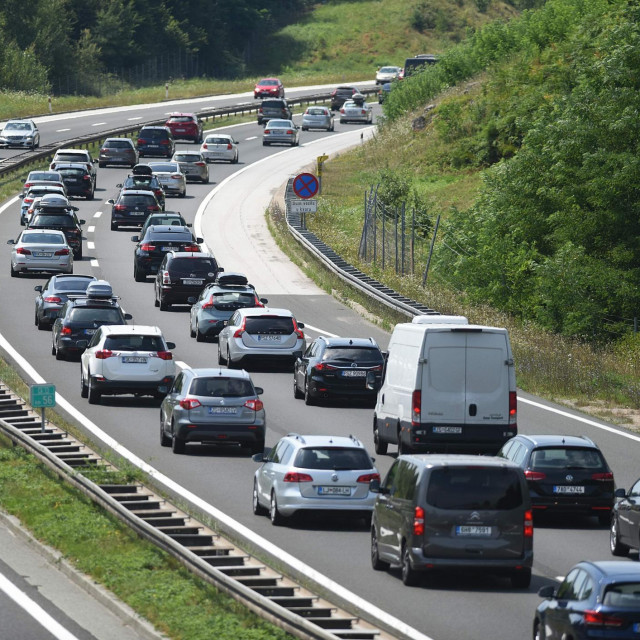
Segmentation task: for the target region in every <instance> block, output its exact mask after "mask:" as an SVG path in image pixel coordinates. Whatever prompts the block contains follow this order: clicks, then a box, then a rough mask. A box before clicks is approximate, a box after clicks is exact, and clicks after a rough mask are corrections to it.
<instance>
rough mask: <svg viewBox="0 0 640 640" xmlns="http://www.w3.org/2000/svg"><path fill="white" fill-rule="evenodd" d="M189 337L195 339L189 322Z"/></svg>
mask: <svg viewBox="0 0 640 640" xmlns="http://www.w3.org/2000/svg"><path fill="white" fill-rule="evenodd" d="M189 337H190V338H195V337H196V332H195V331H194V330H193V327H192V326H191V322H189Z"/></svg>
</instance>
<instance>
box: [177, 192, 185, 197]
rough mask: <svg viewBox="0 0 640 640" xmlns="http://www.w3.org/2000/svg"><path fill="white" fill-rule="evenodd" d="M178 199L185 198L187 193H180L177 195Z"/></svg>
mask: <svg viewBox="0 0 640 640" xmlns="http://www.w3.org/2000/svg"><path fill="white" fill-rule="evenodd" d="M178 197H179V198H186V197H187V192H186V191H183V192H182V193H179V194H178Z"/></svg>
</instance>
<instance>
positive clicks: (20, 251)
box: [16, 247, 31, 256]
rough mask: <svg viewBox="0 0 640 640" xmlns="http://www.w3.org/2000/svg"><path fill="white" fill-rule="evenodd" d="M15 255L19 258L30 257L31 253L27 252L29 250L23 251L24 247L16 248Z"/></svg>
mask: <svg viewBox="0 0 640 640" xmlns="http://www.w3.org/2000/svg"><path fill="white" fill-rule="evenodd" d="M16 253H18V254H20V255H21V256H30V255H31V251H29V249H25V248H24V247H18V248H17V249H16Z"/></svg>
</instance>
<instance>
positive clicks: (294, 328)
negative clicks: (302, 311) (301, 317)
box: [293, 318, 304, 340]
mask: <svg viewBox="0 0 640 640" xmlns="http://www.w3.org/2000/svg"><path fill="white" fill-rule="evenodd" d="M293 330H294V331H295V333H296V335H297V336H298V338H300V340H304V333H303V332H302V329H299V328H298V323H297V322H296V319H295V318H294V319H293Z"/></svg>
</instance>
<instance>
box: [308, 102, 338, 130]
mask: <svg viewBox="0 0 640 640" xmlns="http://www.w3.org/2000/svg"><path fill="white" fill-rule="evenodd" d="M307 129H326V130H327V131H333V114H332V113H331V110H330V109H328V108H327V107H307V110H306V111H305V112H304V113H303V114H302V130H303V131H307Z"/></svg>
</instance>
